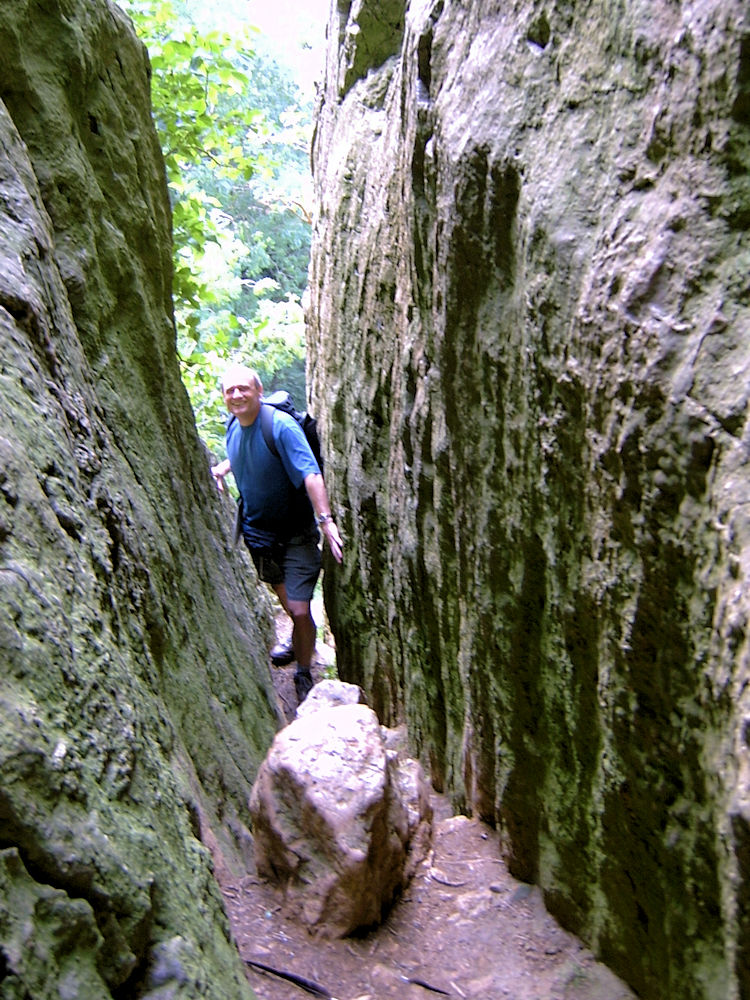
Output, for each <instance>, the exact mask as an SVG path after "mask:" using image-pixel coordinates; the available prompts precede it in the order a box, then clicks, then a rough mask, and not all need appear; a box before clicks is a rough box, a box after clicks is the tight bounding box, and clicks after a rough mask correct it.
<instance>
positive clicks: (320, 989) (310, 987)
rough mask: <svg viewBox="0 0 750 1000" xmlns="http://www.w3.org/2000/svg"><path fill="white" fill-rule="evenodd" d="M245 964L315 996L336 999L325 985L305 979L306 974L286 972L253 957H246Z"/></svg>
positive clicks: (323, 998)
mask: <svg viewBox="0 0 750 1000" xmlns="http://www.w3.org/2000/svg"><path fill="white" fill-rule="evenodd" d="M244 962H245V965H249V966H250V968H251V969H255V970H256V971H257V972H263V973H266V974H267V975H270V976H277V977H278V978H279V979H284V980H286V982H288V983H293V984H294V985H295V986H299V988H300V989H301V990H304V991H305V993H310V994H311V995H312V996H314V997H320V1000H336V998H335V997H334V996H333V995H332V994H331V993H329V992H328V990H327V989H326V988H325V986H319V985H318V983H314V982H313V981H312V979H305V977H304V976H298V975H297V974H296V973H295V972H285V971H284V970H283V969H274V968H273V967H272V966H270V965H264V964H263V962H256V961H255V960H254V959H252V958H246V959H244Z"/></svg>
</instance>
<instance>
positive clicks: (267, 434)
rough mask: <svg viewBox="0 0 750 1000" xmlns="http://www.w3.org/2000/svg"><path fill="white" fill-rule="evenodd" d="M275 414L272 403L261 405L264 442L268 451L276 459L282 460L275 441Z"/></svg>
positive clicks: (261, 425) (261, 427) (261, 426)
mask: <svg viewBox="0 0 750 1000" xmlns="http://www.w3.org/2000/svg"><path fill="white" fill-rule="evenodd" d="M273 412H274V407H273V406H271V405H270V403H261V404H260V429H261V431H262V432H263V440H264V441H265V442H266V447H267V448H268V450H269V451H270V452H271V454H272V455H275V456H276V458H281V456H280V455H279V449H278V448H277V447H276V444H275V442H274V440H273Z"/></svg>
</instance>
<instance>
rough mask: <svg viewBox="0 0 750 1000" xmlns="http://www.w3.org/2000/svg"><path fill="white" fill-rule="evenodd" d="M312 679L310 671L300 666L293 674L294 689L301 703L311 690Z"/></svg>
mask: <svg viewBox="0 0 750 1000" xmlns="http://www.w3.org/2000/svg"><path fill="white" fill-rule="evenodd" d="M312 687H313V679H312V675H311V674H310V671H309V670H308V669H307V668H305V669H303V668H300V669H299V670H298V671H297V673H296V674H295V675H294V690H295V691H296V692H297V701H298V702H299V704H300V705H301V704H302V702H303V701H304V700H305V698H306V697H307V696H308V694H309V693H310V692H311V691H312Z"/></svg>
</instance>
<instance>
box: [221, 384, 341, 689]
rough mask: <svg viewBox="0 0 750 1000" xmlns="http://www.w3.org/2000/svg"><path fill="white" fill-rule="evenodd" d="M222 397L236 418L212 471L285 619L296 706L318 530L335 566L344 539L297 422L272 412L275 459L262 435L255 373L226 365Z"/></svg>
mask: <svg viewBox="0 0 750 1000" xmlns="http://www.w3.org/2000/svg"><path fill="white" fill-rule="evenodd" d="M222 392H223V395H224V402H225V404H226V407H227V409H228V410H229V412H230V414H231V415H232V416H234V417H236V418H237V419H236V420H230V423H229V426H228V427H227V435H226V446H227V456H228V457H227V459H226V460H225V461H223V462H220V463H219V464H218V465H215V466H214V467H213V468H212V469H211V472H212V474H213V476H214V477H215V479H216V483H217V486H218V487H219V489H220V490H223V488H224V476H226V475H227V474H228V473H229V472H230V471H231V472H232V473H233V474H234V478H235V482H236V483H237V489H238V490H239V492H240V497H241V500H242V504H243V517H242V533H243V537H244V540H245V544H246V545H247V547H248V549H249V550H250V554H251V556H252V558H253V562H254V563H255V567H256V569H257V570H258V576H259V577H260V579H261V580H263V581H264V582H266V583H268V584H270V586H271V587H273V589H274V590H275V591H276V594H277V595H278V598H279V600H280V601H281V605H282V607H283V608H284V610H285V611H286V612H287V614H288V615H289V617H290V618H291V619H292V623H293V625H292V647H293V650H294V656H295V657H296V660H297V672H296V674H295V676H294V687H295V690H296V692H297V698H298V699H299V701H300V702H301V701H303V700H304V699H305V698H306V697H307V694H308V693H309V691H310V689H311V688H312V686H313V681H312V676H311V674H310V664H311V661H312V656H313V652H314V650H315V622H314V621H313V617H312V614H311V612H310V601H311V599H312V595H313V591H314V589H315V584H316V583H317V581H318V576H319V574H320V566H321V557H320V548H319V545H318V542H319V540H320V535H319V533H318V527H320V530H321V531H322V532H323V537H324V538H325V540H326V541H327V542H328V545H329V547H330V549H331V552H332V553H333V557H334V559H335V560H336V561H337V562H339V563H340V562H341V559H342V547H343V542H342V540H341V536H340V534H339V530H338V528H337V527H336V525H335V523H334V521H333V518H332V517H331V507H330V504H329V502H328V494H327V492H326V487H325V483H324V482H323V476H322V475H321V472H320V468H319V467H318V463H317V461H316V460H315V456H314V455H313V453H312V450H311V448H310V445H309V444H308V443H307V438H306V437H305V434H304V432H303V430H302V428H301V427H300V426H299V424H298V423H297V421H296V420H295V419H294V418H293V417H291V416H289V414H288V413H282V412H280V411H278V410H274V411H273V428H272V429H273V440H274V444H275V445H276V448H277V450H278V453H279V455H278V457H277V456H276V455H274V454H273V453H272V451H271V449H270V448H269V447H268V445H267V444H266V442H265V439H264V437H263V430H262V426H261V420H260V412H261V406H262V401H263V386H262V384H261V381H260V378H259V377H258V374H257V372H255V371H253V370H252V368H247V367H245V366H244V365H232V366H231V367H230V368H228V369H227V370H226V371H225V373H224V377H223V379H222ZM303 486H304V489H302V487H303ZM316 522H317V526H316ZM290 657H291V653H290ZM279 661H280V658H279V660H277V662H279ZM284 662H290V659H286V660H285V661H284Z"/></svg>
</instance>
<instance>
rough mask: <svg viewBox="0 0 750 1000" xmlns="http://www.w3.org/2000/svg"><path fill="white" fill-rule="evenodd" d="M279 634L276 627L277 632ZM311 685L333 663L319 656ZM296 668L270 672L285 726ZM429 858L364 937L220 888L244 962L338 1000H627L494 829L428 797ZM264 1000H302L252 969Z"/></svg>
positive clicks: (277, 900)
mask: <svg viewBox="0 0 750 1000" xmlns="http://www.w3.org/2000/svg"><path fill="white" fill-rule="evenodd" d="M281 629H282V634H283V623H282V625H281ZM318 654H319V655H318V659H317V662H316V663H315V664H314V666H313V677H314V678H315V679H316V680H319V679H320V678H321V676H322V675H323V674H324V673H325V672H326V670H327V668H328V664H329V662H330V659H331V655H330V650H327V649H322V650H321V648H320V644H319V649H318ZM293 673H294V667H293V666H292V667H287V668H284V669H282V670H275V671H274V679H275V681H276V687H277V693H278V695H279V698H280V700H281V703H282V705H284V707H285V710H286V712H287V717H288V718H291V716H292V715H293V712H294V709H295V708H296V701H295V697H294V687H293V684H292V675H293ZM433 807H434V810H435V819H434V832H433V849H432V852H431V855H430V857H428V858H427V860H426V861H425V862H424V863H423V864H422V865H421V866H420V868H419V869H418V871H417V874H416V876H415V877H414V879H413V880H412V882H411V883H410V885H409V886H408V888H407V890H406V891H405V893H404V895H403V896H402V898H401V899H400V900H399V901H398V902H397V904H396V905H395V907H394V908H393V910H392V911H391V913H390V915H389V917H388V919H387V920H386V922H385V923H384V924H383V925H382V926H381V927H379V928H378V929H377V930H375V931H373V932H371V933H370V934H368V935H367V936H365V937H359V938H347V939H345V940H342V941H316V940H315V939H314V938H312V937H311V936H310V935H309V934H308V932H307V931H306V930H305V928H303V927H301V926H298V925H297V924H295V923H294V922H292V921H290V920H288V919H287V918H286V917H285V916H284V912H283V906H282V903H283V900H282V897H281V894H280V893H279V892H278V890H276V889H275V888H273V887H271V886H269V885H268V884H266V883H264V882H262V881H261V880H260V879H259V878H258V877H257V875H256V873H255V871H254V870H253V871H249V872H248V873H247V874H246V875H245V877H244V878H242V879H241V880H239V881H235V882H227V883H225V884H224V885H223V886H222V890H223V893H224V898H225V900H226V905H227V910H228V913H229V918H230V921H231V924H232V929H233V932H234V935H235V939H236V941H237V944H238V946H239V950H240V954H241V955H242V957H243V958H245V959H250V960H253V961H256V962H260V963H262V964H263V965H266V966H270V967H272V968H274V969H277V970H282V971H287V972H290V973H293V974H296V975H299V976H302V977H304V978H305V979H307V980H311V981H313V982H314V983H315V984H318V985H319V986H321V987H323V988H324V991H323V992H322V993H320V994H317V995H318V996H328V997H334V998H337V1000H396V998H398V1000H430V998H431V997H432V998H433V1000H436V998H438V997H440V996H448V997H453V998H457V1000H461V998H464V1000H468V998H471V1000H632V998H633V997H634V994H633V993H631V992H630V991H629V990H628V989H627V987H625V986H624V985H623V984H622V983H621V982H620V981H619V980H618V979H617V978H616V977H615V976H614V975H613V974H612V973H611V972H609V970H607V969H606V968H605V967H604V966H603V965H601V964H600V963H598V962H596V961H595V960H594V958H593V956H592V955H591V954H590V952H588V951H587V950H586V949H585V948H583V946H582V945H581V944H580V942H579V941H578V940H577V939H576V938H574V937H573V936H572V935H570V934H568V933H566V932H565V931H563V930H561V928H560V927H559V926H558V925H557V924H556V923H555V921H554V920H553V919H552V917H550V916H549V914H548V913H547V912H546V910H545V909H544V905H543V902H542V898H541V894H540V892H539V890H538V889H536V888H534V887H532V886H529V885H526V884H524V883H522V882H518V881H516V880H515V879H514V878H512V876H511V875H510V874H509V873H508V871H507V869H506V867H505V864H504V863H503V861H502V860H501V857H500V849H499V843H498V836H497V834H496V833H495V831H494V830H492V829H491V828H490V827H488V826H486V825H485V824H483V823H480V822H478V821H476V820H472V819H468V818H467V817H465V816H455V817H453V816H451V813H450V807H449V805H448V803H447V801H446V800H445V799H444V798H443V797H442V796H438V795H434V796H433ZM247 976H248V981H249V982H250V984H251V986H252V987H253V989H254V991H255V993H256V995H257V996H258V998H259V1000H301V998H304V997H305V996H310V995H311V994H310V993H306V992H305V991H304V990H303V989H301V988H300V986H298V985H294V984H292V983H289V982H285V981H284V980H282V979H280V978H278V977H277V976H272V975H268V974H266V973H262V972H260V971H258V970H257V969H251V968H248V971H247Z"/></svg>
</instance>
